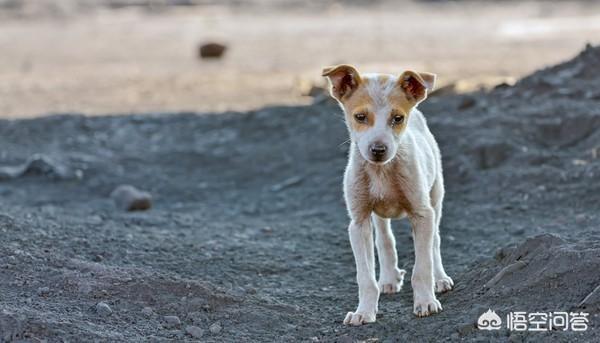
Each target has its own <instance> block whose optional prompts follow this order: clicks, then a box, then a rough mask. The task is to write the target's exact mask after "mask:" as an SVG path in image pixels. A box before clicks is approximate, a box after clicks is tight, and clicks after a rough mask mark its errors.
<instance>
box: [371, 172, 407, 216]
mask: <svg viewBox="0 0 600 343" xmlns="http://www.w3.org/2000/svg"><path fill="white" fill-rule="evenodd" d="M388 176H389V175H382V174H379V175H376V176H375V177H371V179H370V183H369V196H370V200H371V204H372V206H373V208H372V210H373V212H375V213H376V214H377V215H378V216H380V217H383V218H400V217H404V216H405V215H406V213H407V212H408V210H409V204H408V201H407V199H406V197H405V195H404V192H403V190H402V188H401V187H400V185H399V183H398V182H397V181H395V180H394V178H392V177H388Z"/></svg>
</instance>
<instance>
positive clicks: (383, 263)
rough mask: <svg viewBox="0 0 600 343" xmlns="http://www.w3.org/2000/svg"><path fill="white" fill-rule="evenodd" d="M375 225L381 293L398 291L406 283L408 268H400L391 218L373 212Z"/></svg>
mask: <svg viewBox="0 0 600 343" xmlns="http://www.w3.org/2000/svg"><path fill="white" fill-rule="evenodd" d="M372 217H373V224H374V225H375V237H376V239H375V243H376V246H377V256H378V257H379V282H378V283H377V284H378V286H379V290H380V291H381V293H397V292H399V291H400V289H401V288H402V284H403V283H404V274H406V270H404V269H399V268H398V253H397V251H396V239H395V238H394V233H393V232H392V228H391V225H390V220H389V219H385V218H381V217H379V216H378V215H376V214H374V213H373V216H372Z"/></svg>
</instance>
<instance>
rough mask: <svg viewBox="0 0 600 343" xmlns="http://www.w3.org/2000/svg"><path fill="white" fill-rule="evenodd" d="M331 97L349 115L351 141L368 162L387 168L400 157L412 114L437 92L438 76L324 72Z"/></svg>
mask: <svg viewBox="0 0 600 343" xmlns="http://www.w3.org/2000/svg"><path fill="white" fill-rule="evenodd" d="M323 76H325V77H327V78H328V79H329V83H330V86H331V87H330V92H331V96H332V97H333V98H335V99H336V100H337V101H338V102H339V104H340V105H341V107H342V109H343V110H344V113H345V115H346V123H347V125H348V129H349V130H350V138H351V139H352V141H353V142H355V143H356V145H357V146H358V149H359V151H360V153H361V155H362V156H363V157H364V159H365V160H367V161H369V162H372V163H377V164H385V163H387V162H389V161H391V160H392V159H393V158H394V156H396V152H397V148H398V143H399V141H400V139H401V137H402V133H403V132H404V131H405V130H406V125H407V123H408V116H409V115H410V112H411V110H412V109H413V108H414V107H415V106H417V104H419V103H420V102H421V101H423V100H425V98H426V97H427V92H428V91H431V90H432V89H433V86H434V83H435V75H434V74H430V73H417V72H414V71H405V72H404V73H402V74H401V75H400V76H393V75H386V74H362V75H361V74H359V72H358V71H357V70H356V69H355V68H354V67H352V66H350V65H345V64H343V65H338V66H335V67H329V68H325V69H323Z"/></svg>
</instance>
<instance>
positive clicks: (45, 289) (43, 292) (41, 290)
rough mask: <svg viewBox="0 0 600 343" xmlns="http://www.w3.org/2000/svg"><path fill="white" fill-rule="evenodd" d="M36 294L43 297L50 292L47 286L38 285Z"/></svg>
mask: <svg viewBox="0 0 600 343" xmlns="http://www.w3.org/2000/svg"><path fill="white" fill-rule="evenodd" d="M37 294H38V295H39V296H40V297H45V296H47V295H48V294H50V288H49V287H40V288H38V289H37Z"/></svg>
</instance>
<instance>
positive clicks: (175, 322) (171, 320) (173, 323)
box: [163, 316, 181, 328]
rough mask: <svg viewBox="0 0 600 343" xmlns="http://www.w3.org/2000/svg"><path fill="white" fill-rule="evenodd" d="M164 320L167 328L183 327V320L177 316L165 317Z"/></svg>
mask: <svg viewBox="0 0 600 343" xmlns="http://www.w3.org/2000/svg"><path fill="white" fill-rule="evenodd" d="M163 319H164V321H165V327H166V328H175V327H178V326H179V325H181V320H179V317H177V316H164V317H163Z"/></svg>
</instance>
